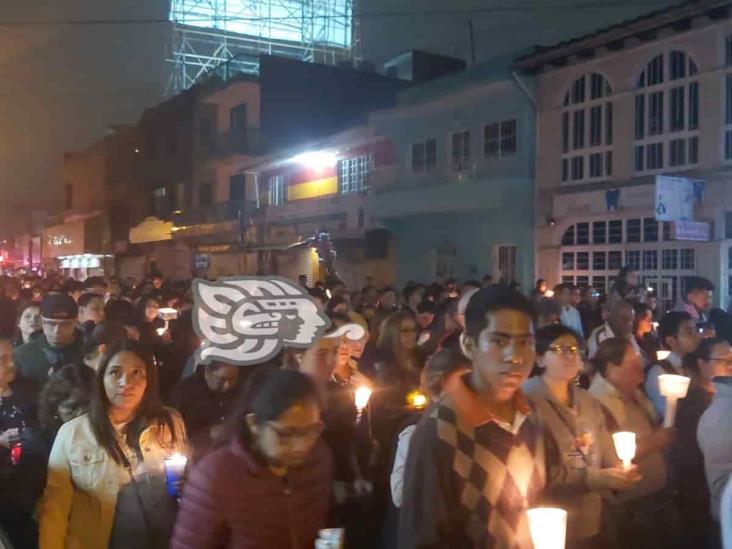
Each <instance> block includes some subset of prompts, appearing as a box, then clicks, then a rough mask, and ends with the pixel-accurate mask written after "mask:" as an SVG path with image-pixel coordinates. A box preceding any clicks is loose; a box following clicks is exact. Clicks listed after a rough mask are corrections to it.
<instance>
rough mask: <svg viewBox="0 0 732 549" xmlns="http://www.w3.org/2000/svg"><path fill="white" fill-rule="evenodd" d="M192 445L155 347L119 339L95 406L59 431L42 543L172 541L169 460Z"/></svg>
mask: <svg viewBox="0 0 732 549" xmlns="http://www.w3.org/2000/svg"><path fill="white" fill-rule="evenodd" d="M187 453H188V446H187V442H186V434H185V428H184V426H183V421H182V420H181V418H180V416H179V415H178V414H177V412H175V411H174V410H171V409H168V408H165V407H164V406H163V404H162V402H161V400H160V396H159V394H158V378H157V370H156V368H155V366H154V364H153V361H152V357H151V355H150V353H149V351H148V350H147V349H146V348H145V347H143V346H141V345H140V344H139V343H137V342H131V341H123V342H119V343H117V344H115V345H112V346H111V347H110V349H109V350H108V351H107V352H106V353H105V355H104V356H103V358H102V360H101V362H100V364H99V370H98V372H97V377H96V380H95V383H94V387H93V390H92V397H91V402H90V406H89V412H88V413H87V414H84V415H82V416H80V417H78V418H76V419H73V420H71V421H69V422H68V423H65V424H64V425H62V426H61V428H60V429H59V432H58V434H57V435H56V440H55V442H54V444H53V449H52V450H51V457H50V459H49V464H48V478H47V481H46V491H45V493H44V495H43V499H42V501H41V505H40V509H39V511H40V547H41V549H56V548H58V549H62V548H66V549H75V548H77V547H84V548H86V547H89V548H100V549H102V548H109V549H122V548H125V549H135V548H140V549H143V548H144V549H153V548H155V547H165V546H166V544H167V540H168V539H169V537H170V533H171V532H172V528H173V523H174V521H175V511H176V504H175V501H174V499H173V498H172V497H170V496H169V495H168V494H167V491H166V486H165V471H164V460H165V459H166V458H168V457H170V456H172V455H173V454H187Z"/></svg>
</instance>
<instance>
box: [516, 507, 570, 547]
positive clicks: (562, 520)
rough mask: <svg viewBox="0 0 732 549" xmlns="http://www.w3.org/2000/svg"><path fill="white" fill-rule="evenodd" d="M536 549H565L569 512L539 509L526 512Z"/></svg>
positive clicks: (548, 508) (547, 508) (555, 509)
mask: <svg viewBox="0 0 732 549" xmlns="http://www.w3.org/2000/svg"><path fill="white" fill-rule="evenodd" d="M526 514H527V515H528V517H529V532H530V533H531V540H532V541H533V542H534V549H564V546H565V542H566V538H567V511H565V510H564V509H557V508H554V507H537V508H535V509H529V510H528V511H526Z"/></svg>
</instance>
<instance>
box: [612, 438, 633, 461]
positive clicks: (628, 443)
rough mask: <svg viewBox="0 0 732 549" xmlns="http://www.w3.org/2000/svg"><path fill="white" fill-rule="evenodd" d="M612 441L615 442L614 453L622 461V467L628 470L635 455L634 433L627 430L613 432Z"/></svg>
mask: <svg viewBox="0 0 732 549" xmlns="http://www.w3.org/2000/svg"><path fill="white" fill-rule="evenodd" d="M613 443H614V444H615V453H617V454H618V458H619V459H620V461H622V462H623V469H625V470H626V471H628V470H629V469H630V467H631V462H632V461H633V458H634V457H635V433H631V432H629V431H621V432H619V433H614V434H613Z"/></svg>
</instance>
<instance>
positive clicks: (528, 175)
mask: <svg viewBox="0 0 732 549" xmlns="http://www.w3.org/2000/svg"><path fill="white" fill-rule="evenodd" d="M508 66H509V61H508V60H505V62H498V63H492V64H490V65H483V66H479V67H475V68H472V69H468V70H466V71H464V72H462V73H459V74H457V75H453V76H449V77H446V78H442V79H439V80H436V81H433V82H430V83H427V84H424V85H420V86H416V87H413V88H410V89H409V90H407V91H404V92H402V93H401V95H400V97H399V103H398V106H397V107H396V108H393V109H390V110H387V111H380V112H377V113H374V114H373V115H372V116H371V120H370V125H371V126H373V128H374V130H375V131H376V132H377V133H379V134H381V135H383V136H385V137H387V138H388V139H389V140H390V141H391V142H392V144H393V147H394V155H395V164H394V165H393V166H391V167H390V168H388V169H382V170H377V171H376V172H375V173H374V174H372V177H371V185H370V186H371V190H370V192H369V197H368V210H367V211H368V215H369V217H370V222H371V223H372V224H373V225H375V226H379V227H382V228H384V229H386V230H388V231H389V233H390V234H391V238H392V250H393V258H394V263H395V265H394V267H395V273H396V275H395V276H396V280H395V283H396V284H397V285H399V286H401V285H403V284H405V283H406V282H407V281H408V280H414V281H424V282H429V281H432V280H435V278H436V277H439V276H442V277H457V278H459V279H461V280H465V279H471V278H481V277H482V276H484V275H486V274H489V275H491V276H493V278H494V280H495V281H498V280H500V279H502V278H503V279H506V280H509V281H510V280H516V281H517V282H519V283H520V284H522V286H523V287H524V288H530V287H531V286H532V285H533V278H534V158H535V154H536V150H535V126H534V120H535V111H534V106H533V102H532V101H533V100H532V94H533V85H532V83H531V81H530V80H527V79H525V77H516V76H514V75H513V74H511V72H510V71H509V70H508V69H507V68H505V67H508Z"/></svg>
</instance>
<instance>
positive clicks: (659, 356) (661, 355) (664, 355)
mask: <svg viewBox="0 0 732 549" xmlns="http://www.w3.org/2000/svg"><path fill="white" fill-rule="evenodd" d="M669 356H671V351H656V360H666V359H667V358H668V357H669Z"/></svg>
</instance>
